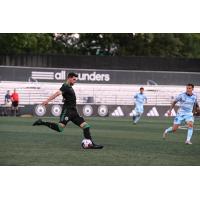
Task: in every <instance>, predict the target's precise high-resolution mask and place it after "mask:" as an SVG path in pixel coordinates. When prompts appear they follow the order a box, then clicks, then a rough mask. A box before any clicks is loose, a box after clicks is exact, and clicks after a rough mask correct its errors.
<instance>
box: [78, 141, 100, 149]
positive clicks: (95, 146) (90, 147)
mask: <svg viewBox="0 0 200 200" xmlns="http://www.w3.org/2000/svg"><path fill="white" fill-rule="evenodd" d="M81 146H82V148H83V149H103V145H99V144H95V143H93V142H92V144H91V145H89V146H87V147H85V146H84V144H83V143H82V145H81Z"/></svg>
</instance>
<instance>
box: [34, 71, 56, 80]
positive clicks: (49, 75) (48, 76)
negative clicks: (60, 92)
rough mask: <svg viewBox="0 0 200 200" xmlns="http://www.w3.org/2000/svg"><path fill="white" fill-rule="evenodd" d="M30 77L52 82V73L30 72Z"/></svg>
mask: <svg viewBox="0 0 200 200" xmlns="http://www.w3.org/2000/svg"><path fill="white" fill-rule="evenodd" d="M31 77H32V78H33V79H46V80H54V72H37V71H32V75H31Z"/></svg>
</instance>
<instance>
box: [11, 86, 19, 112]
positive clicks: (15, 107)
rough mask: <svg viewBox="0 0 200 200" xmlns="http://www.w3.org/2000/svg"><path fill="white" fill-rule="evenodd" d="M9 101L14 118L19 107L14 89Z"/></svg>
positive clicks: (17, 96)
mask: <svg viewBox="0 0 200 200" xmlns="http://www.w3.org/2000/svg"><path fill="white" fill-rule="evenodd" d="M11 101H12V114H13V116H16V113H17V112H18V105H19V94H18V93H17V91H16V89H14V92H13V93H12V94H11Z"/></svg>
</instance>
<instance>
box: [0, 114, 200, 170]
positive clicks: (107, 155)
mask: <svg viewBox="0 0 200 200" xmlns="http://www.w3.org/2000/svg"><path fill="white" fill-rule="evenodd" d="M34 120H35V118H22V117H17V118H15V117H0V165H1V166H10V165H12V166H19V165H20V166H21V165H25V166H33V165H37V166H61V165H62V166H72V165H73V166H74V165H75V166H77V165H78V166H80V165H83V166H88V165H92V166H94V165H98V166H102V165H103V166H127V165H132V166H135V165H139V166H155V165H159V166H160V165H173V166H174V165H179V166H183V165H200V131H195V132H194V135H193V138H192V141H193V145H185V144H184V141H185V138H186V130H178V132H177V134H173V135H170V136H169V137H168V138H167V140H165V141H163V139H162V132H163V130H164V128H166V127H168V126H169V125H171V123H172V119H157V118H153V119H152V118H151V119H147V118H146V119H145V118H143V119H142V120H141V121H140V122H139V124H137V125H133V124H132V122H131V119H130V118H129V119H128V118H87V121H88V122H89V124H91V126H92V128H91V132H92V135H93V138H94V140H95V141H96V143H101V144H103V145H105V147H104V149H102V150H84V149H82V148H81V146H80V143H81V140H82V130H81V129H79V128H78V127H76V126H75V125H74V124H72V123H70V124H69V125H68V127H67V128H66V129H65V131H64V132H63V133H57V132H54V131H53V130H50V129H48V128H47V127H41V126H40V127H33V126H32V123H33V121H34ZM46 120H50V121H55V122H56V121H57V120H58V119H57V118H47V119H46Z"/></svg>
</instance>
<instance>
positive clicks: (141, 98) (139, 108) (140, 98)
mask: <svg viewBox="0 0 200 200" xmlns="http://www.w3.org/2000/svg"><path fill="white" fill-rule="evenodd" d="M134 99H135V111H136V112H138V113H143V112H144V103H145V101H147V97H146V96H145V95H144V94H143V93H137V94H136V95H135V96H134Z"/></svg>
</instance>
